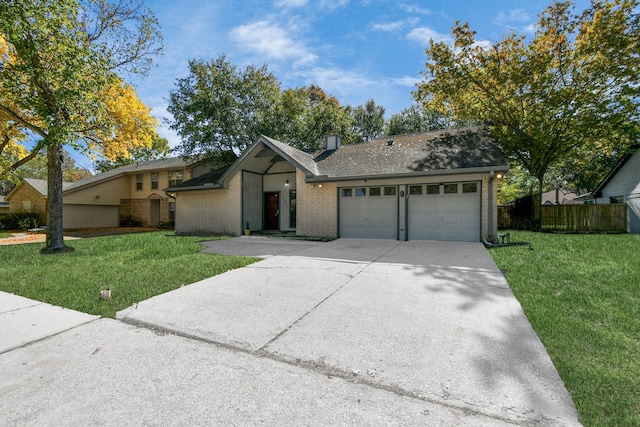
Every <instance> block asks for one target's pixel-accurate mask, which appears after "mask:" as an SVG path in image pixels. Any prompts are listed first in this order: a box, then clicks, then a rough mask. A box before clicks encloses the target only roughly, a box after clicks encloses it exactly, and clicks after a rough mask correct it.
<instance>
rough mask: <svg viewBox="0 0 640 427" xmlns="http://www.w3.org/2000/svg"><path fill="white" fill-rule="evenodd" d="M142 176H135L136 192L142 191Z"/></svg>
mask: <svg viewBox="0 0 640 427" xmlns="http://www.w3.org/2000/svg"><path fill="white" fill-rule="evenodd" d="M142 176H143V175H142V174H141V173H139V174H137V175H136V190H142Z"/></svg>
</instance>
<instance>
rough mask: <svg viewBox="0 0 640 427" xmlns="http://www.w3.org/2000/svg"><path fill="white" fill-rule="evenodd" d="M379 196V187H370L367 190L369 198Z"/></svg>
mask: <svg viewBox="0 0 640 427" xmlns="http://www.w3.org/2000/svg"><path fill="white" fill-rule="evenodd" d="M379 195H380V187H371V188H370V189H369V196H370V197H374V196H379Z"/></svg>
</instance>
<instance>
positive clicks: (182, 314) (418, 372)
mask: <svg viewBox="0 0 640 427" xmlns="http://www.w3.org/2000/svg"><path fill="white" fill-rule="evenodd" d="M234 240H235V241H234V242H233V243H232V244H233V245H235V246H234V249H233V252H232V253H234V254H245V255H263V256H264V255H266V254H265V253H264V252H265V247H264V246H263V245H252V241H253V242H255V240H251V238H239V239H234ZM262 243H264V242H262ZM228 244H229V243H226V245H228ZM242 244H244V245H245V246H244V252H243V251H242V250H241V249H242ZM224 245H225V243H224V242H222V243H220V246H218V247H216V244H215V243H214V242H212V243H211V244H207V251H209V252H214V251H218V252H225V246H224ZM273 245H274V249H273V252H274V253H278V251H279V253H281V255H276V256H271V257H269V258H267V259H265V260H263V261H260V262H257V263H255V264H252V265H250V266H248V267H245V268H242V269H238V270H233V271H229V272H227V273H225V274H222V275H219V276H216V277H212V278H210V279H206V280H203V281H201V282H198V283H195V284H192V285H189V286H185V287H183V288H180V289H178V290H176V291H173V292H170V293H167V294H163V295H159V296H157V297H154V298H151V299H149V300H146V301H142V302H140V303H139V304H137V305H136V306H134V307H131V308H129V309H127V310H124V311H122V312H120V313H118V318H119V319H121V320H124V321H125V322H128V323H133V324H140V325H144V326H149V327H152V328H156V329H160V330H164V331H170V332H174V333H176V334H178V335H182V336H185V337H190V338H197V339H199V340H202V341H205V342H213V343H216V344H219V345H220V346H223V347H228V348H235V349H240V350H242V351H243V352H247V353H250V354H254V355H259V356H264V357H267V358H270V359H274V360H277V361H281V362H284V363H288V364H290V365H296V366H303V367H307V368H311V369H313V370H316V371H318V372H321V373H324V374H326V375H327V376H328V377H329V378H331V377H333V376H337V377H341V378H344V379H347V380H349V381H353V382H356V383H361V384H366V385H369V386H372V387H374V388H378V389H382V390H387V391H391V392H393V393H396V394H398V395H401V396H405V397H410V398H415V399H420V400H423V401H426V402H430V403H432V404H437V405H441V406H443V407H449V408H454V409H457V410H462V411H465V412H467V413H470V414H475V415H477V416H484V417H487V419H493V420H496V421H497V420H501V421H504V422H507V423H514V424H518V425H521V424H532V425H533V424H535V425H579V424H580V423H579V421H578V417H577V413H576V410H575V407H574V405H573V402H572V400H571V398H570V396H569V394H568V392H567V390H566V388H565V387H564V384H563V383H562V381H561V380H560V378H559V375H558V373H557V371H556V370H555V368H554V366H553V364H552V362H551V360H550V358H549V356H548V355H547V353H546V350H545V349H544V347H543V346H542V344H541V342H540V340H539V339H538V337H537V335H536V334H535V332H534V331H533V329H532V328H531V326H530V324H529V322H528V320H527V318H526V316H525V315H524V312H523V311H522V308H521V306H520V304H519V303H518V302H517V300H516V299H515V298H514V296H513V294H512V292H511V290H510V289H509V287H508V285H507V283H506V281H505V279H504V277H503V276H502V274H501V273H500V271H499V270H498V269H497V267H496V265H495V263H494V262H493V260H492V259H491V257H490V256H489V254H488V253H487V251H486V250H485V249H484V247H483V246H482V245H481V244H480V243H447V242H424V241H420V242H416V241H412V242H397V241H390V240H357V239H339V240H336V241H333V242H328V243H321V242H312V243H307V244H304V245H300V246H299V247H290V248H288V249H286V250H280V249H277V245H278V243H277V242H273ZM252 246H253V250H254V251H255V250H256V248H258V250H259V252H260V253H256V252H252ZM227 248H228V246H227Z"/></svg>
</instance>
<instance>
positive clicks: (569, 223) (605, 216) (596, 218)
mask: <svg viewBox="0 0 640 427" xmlns="http://www.w3.org/2000/svg"><path fill="white" fill-rule="evenodd" d="M541 220H542V230H543V231H570V232H571V231H572V232H583V233H584V232H592V231H600V232H610V233H612V232H613V233H624V232H626V231H627V204H626V203H612V204H604V205H554V206H542V218H541Z"/></svg>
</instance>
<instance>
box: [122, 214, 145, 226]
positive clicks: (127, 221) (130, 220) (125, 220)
mask: <svg viewBox="0 0 640 427" xmlns="http://www.w3.org/2000/svg"><path fill="white" fill-rule="evenodd" d="M120 227H142V221H140V220H139V219H138V218H136V217H134V216H131V215H126V216H122V217H120Z"/></svg>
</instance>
